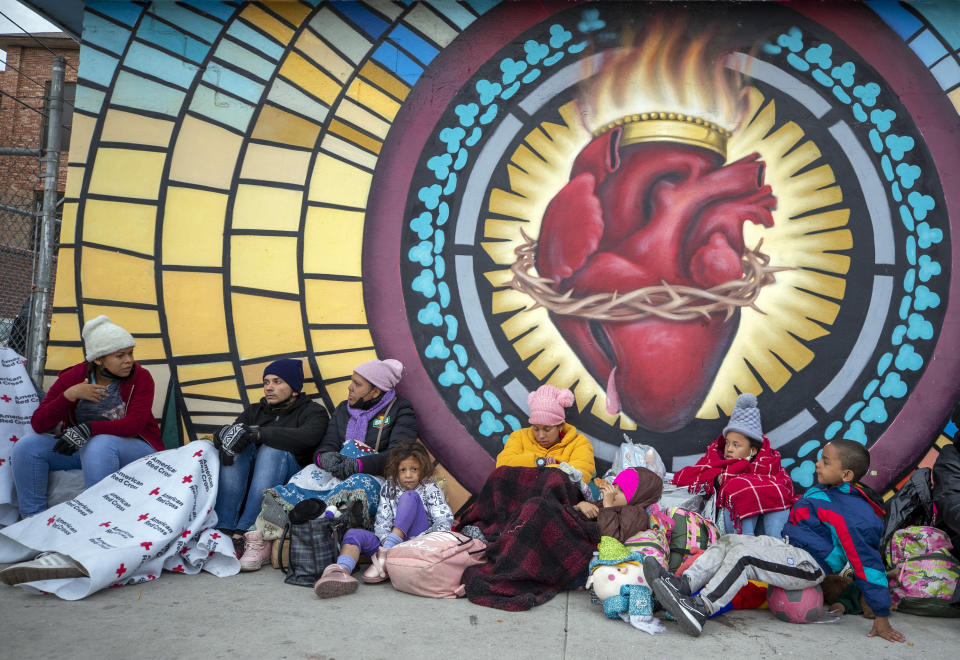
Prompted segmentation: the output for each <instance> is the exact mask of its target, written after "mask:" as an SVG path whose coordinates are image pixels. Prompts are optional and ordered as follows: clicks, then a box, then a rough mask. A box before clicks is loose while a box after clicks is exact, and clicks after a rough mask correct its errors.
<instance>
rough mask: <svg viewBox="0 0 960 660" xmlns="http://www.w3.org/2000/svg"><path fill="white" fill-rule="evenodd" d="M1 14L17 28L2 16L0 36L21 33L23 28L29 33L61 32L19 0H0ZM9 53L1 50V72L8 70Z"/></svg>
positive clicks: (0, 18)
mask: <svg viewBox="0 0 960 660" xmlns="http://www.w3.org/2000/svg"><path fill="white" fill-rule="evenodd" d="M0 12H2V13H3V14H6V15H7V16H8V17H10V19H12V20H13V21H14V22H15V23H17V24H19V25H20V27H17V26H16V25H14V24H13V23H11V22H10V21H9V20H7V19H6V18H5V17H4V16H0V34H12V33H16V32H20V31H21V30H20V28H23V29H24V30H26V31H27V32H59V31H60V28H58V27H57V26H55V25H54V24H53V23H50V22H49V21H47V20H46V19H44V18H42V17H40V16H38V15H37V14H35V13H34V12H33V11H32V10H31V9H29V8H27V7H26V6H24V5H22V4H20V3H19V2H17V0H0ZM6 62H7V53H6V52H5V51H3V50H0V71H3V70H5V69H6Z"/></svg>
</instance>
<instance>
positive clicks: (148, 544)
mask: <svg viewBox="0 0 960 660" xmlns="http://www.w3.org/2000/svg"><path fill="white" fill-rule="evenodd" d="M140 545H142V546H143V549H144V550H149V549H150V546H152V545H153V541H144V542H143V543H141V544H140Z"/></svg>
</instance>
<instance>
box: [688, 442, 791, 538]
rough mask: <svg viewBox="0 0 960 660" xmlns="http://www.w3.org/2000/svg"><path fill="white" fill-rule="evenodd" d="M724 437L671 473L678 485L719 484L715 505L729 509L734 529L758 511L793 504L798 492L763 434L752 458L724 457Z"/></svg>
mask: <svg viewBox="0 0 960 660" xmlns="http://www.w3.org/2000/svg"><path fill="white" fill-rule="evenodd" d="M725 446H726V440H725V439H724V437H723V436H722V435H721V436H720V437H719V438H717V440H716V442H714V443H713V444H711V445H710V446H709V447H707V453H706V455H705V456H704V457H703V458H701V459H700V460H699V461H697V464H696V465H691V466H688V467H685V468H682V469H681V470H679V471H678V472H677V473H676V474H675V475H674V476H673V483H674V484H675V485H677V486H687V487H688V488H689V490H690V492H692V493H694V492H699V491H703V492H705V493H707V494H708V495H710V494H712V493H713V490H714V485H715V484H717V485H718V486H719V492H718V494H717V506H719V507H722V508H724V509H726V510H727V511H729V512H730V518H731V519H732V520H733V524H734V526H735V527H736V528H737V531H738V532H739V531H740V521H741V520H743V519H744V518H752V517H754V516H758V515H760V514H761V513H770V512H771V511H784V510H786V509H789V508H790V507H792V506H793V503H794V502H796V501H797V496H796V495H795V494H794V492H793V481H792V480H791V479H790V475H788V474H787V472H786V471H785V470H784V469H783V468H782V467H781V466H780V452H778V451H777V450H776V449H771V448H770V441H769V440H767V437H766V436H764V437H763V445H761V447H760V450H759V451H758V452H757V455H756V456H754V457H753V459H752V460H748V459H746V458H731V459H725V458H724V457H723V450H724V448H725Z"/></svg>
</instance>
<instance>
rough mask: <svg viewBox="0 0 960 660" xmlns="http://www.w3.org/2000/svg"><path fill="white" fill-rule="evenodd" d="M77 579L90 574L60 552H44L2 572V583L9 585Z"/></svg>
mask: <svg viewBox="0 0 960 660" xmlns="http://www.w3.org/2000/svg"><path fill="white" fill-rule="evenodd" d="M77 577H89V573H87V571H85V570H84V568H83V567H82V566H80V564H78V563H77V562H75V561H73V560H72V559H70V557H68V556H66V555H62V554H60V553H59V552H44V553H41V554H39V555H37V556H36V557H35V558H34V559H32V560H30V561H24V562H20V563H19V564H14V565H13V566H8V567H7V568H5V569H3V570H2V571H0V581H2V582H3V583H4V584H9V585H14V584H21V583H23V582H37V581H38V580H60V579H64V578H77Z"/></svg>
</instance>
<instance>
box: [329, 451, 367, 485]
mask: <svg viewBox="0 0 960 660" xmlns="http://www.w3.org/2000/svg"><path fill="white" fill-rule="evenodd" d="M320 467H322V468H323V469H324V470H326V471H327V472H329V473H330V474H332V475H333V476H335V477H336V478H337V479H346V478H347V477H349V476H350V475H352V474H356V473H357V472H359V471H360V463H359V462H357V459H355V458H350V457H349V456H344V455H343V454H341V453H339V452H335V451H328V452H326V453H325V454H320Z"/></svg>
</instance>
